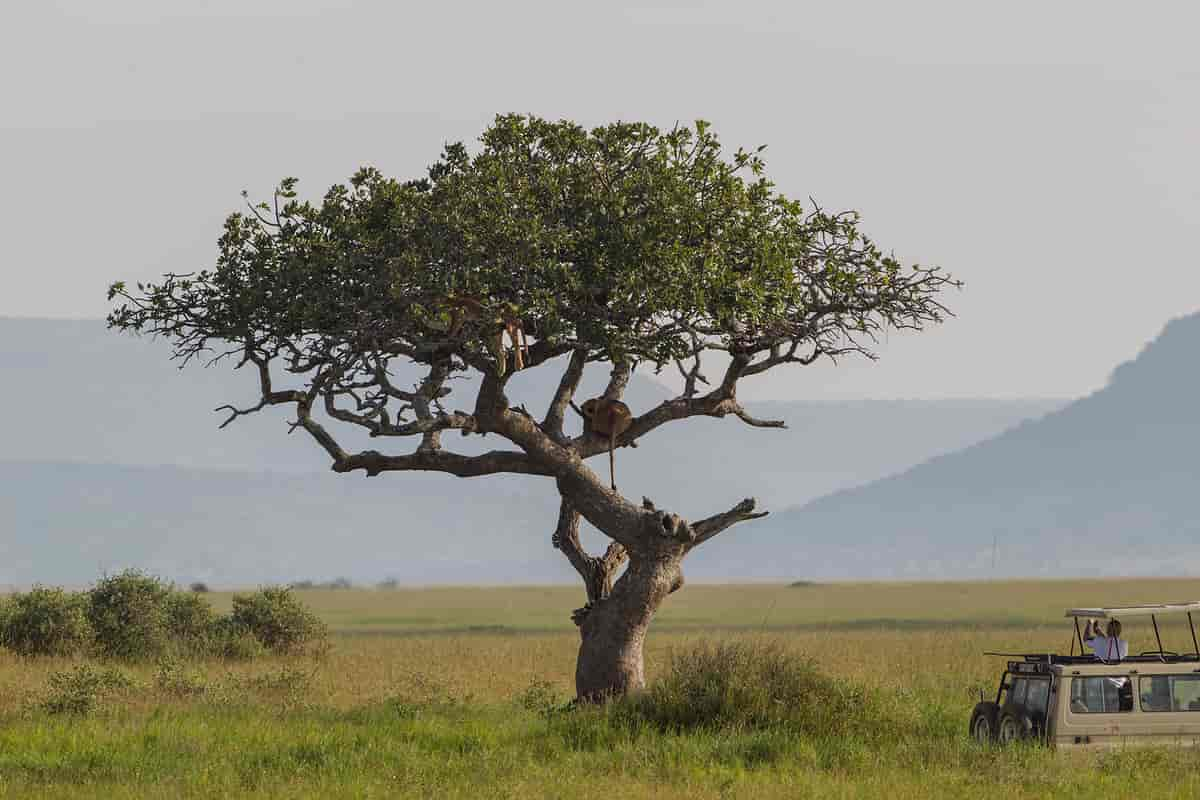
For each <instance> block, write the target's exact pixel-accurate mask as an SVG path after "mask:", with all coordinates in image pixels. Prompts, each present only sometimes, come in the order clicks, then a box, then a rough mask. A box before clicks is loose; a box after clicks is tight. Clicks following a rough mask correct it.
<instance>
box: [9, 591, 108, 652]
mask: <svg viewBox="0 0 1200 800" xmlns="http://www.w3.org/2000/svg"><path fill="white" fill-rule="evenodd" d="M84 607H85V602H84V598H83V597H82V596H81V595H79V594H78V593H75V592H66V591H63V590H62V589H50V588H47V587H44V586H35V587H33V589H32V590H30V591H28V592H25V593H23V594H22V593H18V594H14V595H13V596H12V597H11V598H9V600H8V601H7V602H5V603H4V605H3V610H2V611H0V643H2V644H3V645H4V646H5V647H8V648H9V649H11V650H13V651H14V652H17V653H20V654H21V655H25V656H68V655H75V654H76V653H79V652H81V651H82V650H83V649H84V648H85V647H87V645H88V642H89V640H90V638H91V631H90V629H89V628H88V622H87V618H86V616H85V614H84Z"/></svg>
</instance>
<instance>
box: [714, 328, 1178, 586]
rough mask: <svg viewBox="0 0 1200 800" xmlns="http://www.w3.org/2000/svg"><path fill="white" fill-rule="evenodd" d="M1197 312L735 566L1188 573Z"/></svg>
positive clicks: (849, 496) (822, 512)
mask: <svg viewBox="0 0 1200 800" xmlns="http://www.w3.org/2000/svg"><path fill="white" fill-rule="evenodd" d="M1198 353H1200V314H1196V315H1192V316H1188V317H1184V318H1181V319H1177V320H1174V321H1172V322H1171V323H1170V324H1168V325H1167V326H1166V328H1165V330H1164V331H1163V332H1162V334H1161V335H1160V336H1159V337H1158V338H1157V339H1156V340H1155V341H1154V342H1152V343H1151V344H1150V345H1148V346H1147V347H1146V348H1145V349H1144V350H1143V352H1142V353H1141V354H1140V355H1139V356H1138V357H1137V358H1136V359H1135V360H1133V361H1131V362H1128V363H1125V364H1122V365H1121V366H1119V367H1118V368H1117V369H1116V370H1115V371H1114V372H1113V374H1112V377H1111V379H1110V381H1109V383H1108V385H1107V386H1106V387H1105V388H1104V389H1102V390H1101V391H1099V392H1096V393H1095V394H1093V395H1091V396H1089V397H1086V398H1084V399H1082V400H1079V401H1077V402H1075V403H1072V404H1070V405H1068V406H1066V407H1065V408H1063V409H1061V410H1059V411H1057V412H1055V413H1051V414H1049V415H1046V416H1045V417H1043V418H1041V419H1038V420H1036V421H1030V422H1025V423H1023V424H1021V425H1018V426H1016V427H1015V428H1013V429H1012V430H1009V431H1007V432H1005V433H1003V434H1001V435H999V436H997V437H995V438H993V439H990V440H988V441H985V442H981V443H978V444H976V445H974V446H971V447H968V448H965V449H964V450H962V451H960V452H956V453H952V454H949V455H945V456H942V457H938V458H933V459H931V460H929V461H928V462H926V463H923V464H921V465H919V466H916V467H914V468H912V469H909V470H907V471H905V472H904V473H902V474H900V475H896V476H894V477H890V478H885V479H883V480H879V481H876V482H873V483H871V484H869V485H867V486H863V487H860V488H855V489H847V490H843V491H838V492H835V493H833V494H831V495H829V496H827V497H824V498H821V499H819V500H817V501H815V502H812V503H810V504H808V505H807V506H805V507H804V508H802V509H799V510H793V511H789V512H787V513H784V514H779V515H774V516H772V517H770V518H768V519H767V520H766V521H765V524H764V525H762V526H760V527H759V528H757V529H756V530H755V531H754V532H753V535H752V536H748V537H746V541H747V543H748V546H747V547H746V548H742V549H740V550H738V551H737V552H736V553H734V552H732V551H731V552H729V553H728V555H729V557H730V558H731V560H733V561H734V563H735V565H736V566H735V568H736V569H738V570H739V571H743V572H748V573H752V574H757V575H765V574H771V575H779V576H784V575H786V576H789V577H790V576H795V577H818V578H819V577H873V578H906V577H920V578H934V577H950V576H953V577H983V576H988V575H990V574H992V558H993V552H992V550H993V539H994V538H995V540H996V541H997V543H998V546H997V551H996V573H997V574H999V575H1029V576H1036V575H1047V576H1049V575H1055V576H1058V575H1097V576H1101V575H1116V574H1197V573H1200V370H1198V369H1197V354H1198Z"/></svg>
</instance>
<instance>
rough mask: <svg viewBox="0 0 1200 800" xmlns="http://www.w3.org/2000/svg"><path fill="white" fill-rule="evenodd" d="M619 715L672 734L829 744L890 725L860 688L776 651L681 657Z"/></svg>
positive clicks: (710, 647)
mask: <svg viewBox="0 0 1200 800" xmlns="http://www.w3.org/2000/svg"><path fill="white" fill-rule="evenodd" d="M621 711H623V712H624V713H625V714H629V715H631V716H632V718H633V719H632V720H631V721H642V722H646V723H649V724H651V725H653V726H654V727H657V728H659V729H663V730H673V731H688V730H696V729H722V728H733V729H740V730H759V729H773V728H786V729H788V730H790V731H794V732H797V733H804V734H813V735H822V736H827V735H830V734H832V735H842V734H846V733H866V734H870V733H872V732H876V731H877V730H878V729H879V727H880V726H881V725H884V724H886V720H884V719H883V715H882V713H881V709H880V707H879V704H878V703H877V702H876V701H875V700H874V698H873V697H871V696H868V695H867V693H866V692H865V691H863V690H862V689H861V688H859V687H856V686H853V685H851V684H848V683H845V682H842V681H838V680H835V679H833V678H830V677H828V676H826V675H824V674H822V673H821V672H819V671H818V670H817V669H816V667H814V666H813V664H812V663H811V662H810V661H809V660H808V659H806V658H803V657H801V656H798V655H796V654H794V653H791V652H789V651H788V650H786V649H785V648H783V647H782V646H780V645H779V644H776V643H746V642H722V643H720V644H711V643H700V644H697V645H694V646H692V647H690V648H688V649H686V650H682V651H677V652H675V653H673V654H672V657H671V661H670V665H669V667H668V669H667V673H666V674H665V675H664V676H663V677H662V678H660V679H659V680H658V681H657V682H656V683H654V684H653V685H652V686H651V687H650V689H649V691H647V692H645V693H643V694H641V695H638V696H634V697H631V698H629V699H628V700H627V701H625V703H623V705H622V708H621Z"/></svg>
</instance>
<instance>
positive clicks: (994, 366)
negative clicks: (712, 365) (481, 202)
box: [0, 0, 1200, 398]
mask: <svg viewBox="0 0 1200 800" xmlns="http://www.w3.org/2000/svg"><path fill="white" fill-rule="evenodd" d="M1197 8H1198V7H1197V6H1196V5H1195V4H1191V3H1182V2H1172V3H1162V2H1140V3H1120V4H1117V3H1100V2H1064V1H1062V0H1056V2H1045V0H1040V1H1039V2H1026V1H1025V0H1019V1H1017V2H1007V3H971V2H962V1H961V0H954V1H949V0H948V1H946V2H931V1H930V0H919V1H918V2H904V3H898V2H882V1H881V2H823V3H802V2H779V1H778V0H776V1H775V2H755V1H754V0H742V2H710V3H703V4H700V3H685V2H658V3H654V4H652V5H651V6H649V7H640V4H633V3H628V2H625V0H616V1H610V2H594V1H593V2H589V3H575V2H566V1H565V0H556V1H555V2H530V1H529V0H516V1H515V2H495V1H493V2H483V3H455V2H441V3H433V2H421V3H403V2H353V1H352V0H340V1H336V0H327V1H326V2H318V1H317V0H236V1H235V0H209V1H208V2H204V1H203V0H187V1H186V2H172V1H171V0H60V1H59V2H50V0H5V2H4V3H3V5H2V7H0V73H2V74H3V75H4V91H3V93H2V94H0V143H2V145H3V146H2V147H0V175H2V176H3V179H4V189H5V191H4V192H3V194H2V196H0V215H2V216H0V219H3V228H4V249H3V255H2V256H0V258H2V259H3V260H2V261H0V271H2V272H3V278H4V280H3V284H0V285H2V287H3V294H0V316H25V317H101V316H103V315H104V313H105V312H106V309H107V306H106V303H105V301H104V289H105V287H106V286H107V284H108V283H109V282H110V281H112V280H113V279H116V278H122V279H128V280H137V279H152V278H154V277H155V276H156V275H158V274H159V273H161V272H162V271H165V270H169V269H170V270H187V269H192V268H196V267H201V266H205V265H207V264H208V263H209V262H210V261H211V258H212V255H213V253H214V243H215V241H216V237H217V235H218V233H219V229H220V223H221V220H222V219H223V217H224V216H225V215H226V214H227V213H228V212H230V211H231V210H234V209H236V208H237V207H238V206H239V203H240V197H239V194H238V193H239V191H240V190H241V189H242V188H247V189H249V190H251V192H252V193H258V194H260V195H262V194H266V193H268V192H269V191H270V189H271V187H272V186H273V185H274V184H275V182H276V181H277V179H279V178H280V177H282V176H284V175H296V176H298V177H300V178H301V187H302V189H304V188H305V187H307V189H308V191H309V192H312V193H319V192H322V191H323V190H324V189H325V188H326V187H327V186H328V184H330V183H332V182H334V181H338V180H344V179H345V178H346V177H347V176H348V175H349V174H350V173H352V172H353V170H354V169H355V168H356V167H357V166H359V165H361V164H374V165H376V166H378V167H380V168H381V169H382V170H384V171H385V172H387V173H391V174H395V175H400V176H410V175H415V174H418V173H420V172H422V171H423V169H424V166H425V165H426V164H427V163H429V162H430V161H431V160H432V159H433V158H434V157H435V156H436V154H437V152H438V151H439V150H440V148H441V146H442V143H443V142H445V141H452V140H460V139H465V140H468V141H470V140H472V139H473V138H474V137H475V136H476V135H477V134H478V132H479V131H480V130H481V129H482V128H483V127H484V126H485V125H486V124H487V123H488V121H489V120H490V119H491V117H492V116H493V115H494V114H495V113H498V112H506V111H518V112H533V113H537V114H540V115H543V116H547V117H552V118H558V117H570V118H573V119H575V120H577V121H580V122H582V123H584V124H596V123H602V122H606V121H610V120H615V119H626V120H629V119H642V120H646V121H649V122H653V123H657V124H660V125H664V126H669V125H671V124H672V123H673V122H675V121H676V120H684V121H687V120H692V119H695V118H697V117H701V118H706V119H709V120H711V121H712V122H713V123H714V125H715V128H716V130H717V132H718V133H719V134H720V135H721V137H722V139H723V141H724V142H725V143H726V144H728V145H729V146H730V147H731V148H732V147H734V146H736V145H739V144H741V145H747V146H755V145H758V144H764V143H765V144H767V145H768V146H769V148H768V151H767V155H768V165H769V170H770V174H771V175H772V177H773V178H774V179H775V180H776V182H777V183H778V185H779V187H780V189H781V190H782V191H784V192H785V193H787V194H790V195H793V196H796V197H806V196H812V197H814V198H816V199H817V200H818V201H819V202H821V204H822V205H824V206H825V207H827V208H848V207H853V208H858V209H860V210H861V211H862V212H863V215H864V227H865V229H866V230H867V231H868V233H870V234H872V235H873V236H874V237H875V238H876V239H877V240H878V241H879V242H880V243H881V244H883V245H884V246H885V247H889V248H892V249H894V250H895V252H896V254H897V255H898V256H900V257H901V258H902V259H904V260H907V261H921V262H922V263H938V264H941V265H943V266H945V267H947V268H948V269H950V270H951V271H952V272H954V273H956V274H957V275H958V276H960V277H962V278H963V279H964V280H966V281H967V282H968V286H967V288H966V289H965V290H964V291H963V292H961V293H958V294H954V295H952V296H950V297H949V298H948V301H949V302H950V304H951V305H952V307H953V308H954V310H955V311H956V312H957V313H958V315H959V316H958V318H957V319H954V320H952V321H951V322H950V323H949V324H947V325H945V326H944V327H943V328H941V329H938V330H935V331H933V332H930V333H927V334H925V335H922V336H917V337H902V338H901V339H896V340H893V341H892V342H890V343H889V345H888V346H887V347H885V348H884V349H883V355H884V358H883V359H882V360H881V361H880V362H878V363H875V364H844V365H841V366H839V367H837V368H836V369H829V368H822V369H797V370H794V371H792V372H790V373H786V374H783V375H778V376H771V377H769V378H768V379H766V380H764V381H763V382H761V383H760V384H756V385H754V386H751V387H747V388H748V389H751V390H752V391H751V392H750V394H752V395H753V396H755V397H775V398H846V397H972V396H994V397H1015V396H1035V395H1036V396H1078V395H1081V394H1084V393H1087V392H1089V391H1091V390H1094V389H1095V388H1097V387H1099V386H1100V385H1101V384H1102V383H1103V382H1104V380H1105V378H1106V377H1107V375H1108V373H1109V371H1110V370H1111V368H1112V367H1113V366H1115V364H1117V363H1118V362H1120V361H1122V360H1126V359H1128V358H1131V357H1133V356H1134V355H1135V354H1136V353H1137V352H1138V350H1139V349H1140V348H1141V347H1142V346H1143V345H1144V344H1145V343H1146V342H1147V341H1148V340H1149V339H1151V338H1152V337H1154V336H1155V335H1156V334H1157V333H1158V331H1159V330H1160V329H1161V327H1162V326H1163V325H1164V324H1165V323H1166V322H1167V320H1168V319H1170V318H1171V317H1174V316H1178V315H1181V314H1185V313H1190V312H1194V311H1196V310H1198V309H1200V271H1198V270H1197V268H1196V258H1195V255H1194V252H1193V246H1192V239H1193V237H1194V234H1195V233H1196V230H1197V228H1196V220H1197V219H1198V218H1200V155H1198V153H1200V148H1198V147H1197V145H1198V144H1200V141H1198V140H1200V93H1198V90H1200V48H1197V46H1196V42H1195V38H1196V31H1197V30H1198V29H1200V11H1198V10H1197Z"/></svg>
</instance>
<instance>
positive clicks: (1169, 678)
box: [1138, 675, 1200, 711]
mask: <svg viewBox="0 0 1200 800" xmlns="http://www.w3.org/2000/svg"><path fill="white" fill-rule="evenodd" d="M1138 694H1140V695H1141V697H1142V711H1200V675H1144V676H1142V677H1141V678H1139V679H1138Z"/></svg>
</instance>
